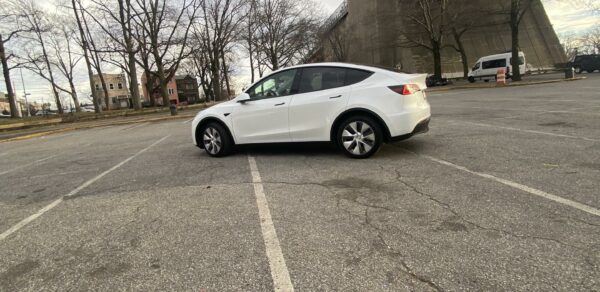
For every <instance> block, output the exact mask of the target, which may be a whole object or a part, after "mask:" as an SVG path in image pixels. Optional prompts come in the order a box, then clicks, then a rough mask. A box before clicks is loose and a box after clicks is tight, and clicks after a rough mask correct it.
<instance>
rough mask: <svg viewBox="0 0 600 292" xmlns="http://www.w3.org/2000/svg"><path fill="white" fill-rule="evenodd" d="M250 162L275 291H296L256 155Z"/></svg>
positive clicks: (249, 158) (250, 157) (249, 157)
mask: <svg viewBox="0 0 600 292" xmlns="http://www.w3.org/2000/svg"><path fill="white" fill-rule="evenodd" d="M248 163H249V164H250V172H251V173H252V183H253V185H254V194H255V195H256V204H257V205H258V215H259V217H260V229H261V231H262V235H263V239H264V241H265V248H266V250H267V258H268V260H269V267H270V269H271V277H272V279H273V287H274V288H275V291H294V286H293V285H292V281H291V279H290V273H289V272H288V269H287V266H286V265H285V259H284V258H283V252H282V251H281V246H280V245H279V239H278V238H277V233H276V231H275V226H274V225H273V220H272V219H271V211H270V210H269V204H268V202H267V198H266V196H265V191H264V188H263V185H262V180H261V178H260V172H258V167H257V166H256V160H255V159H254V157H252V156H250V155H248Z"/></svg>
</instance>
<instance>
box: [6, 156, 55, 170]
mask: <svg viewBox="0 0 600 292" xmlns="http://www.w3.org/2000/svg"><path fill="white" fill-rule="evenodd" d="M56 156H58V155H52V156H48V157H46V158H42V159H38V160H36V161H34V162H30V163H27V164H23V165H21V166H17V167H13V168H12V169H9V170H5V171H3V172H0V175H5V174H7V173H10V172H13V171H17V170H19V169H23V168H25V167H28V166H32V165H34V164H38V163H40V162H44V161H46V160H49V159H52V158H54V157H56Z"/></svg>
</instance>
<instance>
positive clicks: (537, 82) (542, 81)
mask: <svg viewBox="0 0 600 292" xmlns="http://www.w3.org/2000/svg"><path fill="white" fill-rule="evenodd" d="M584 79H587V77H585V76H584V77H575V78H572V79H552V80H540V81H530V82H519V83H510V84H507V85H503V86H498V85H496V84H494V85H489V86H478V85H475V86H465V85H462V86H454V87H443V88H439V89H435V88H434V89H433V90H429V91H427V93H434V92H445V91H450V90H457V89H463V90H464V89H492V88H507V87H519V86H529V85H538V84H547V83H559V82H572V81H578V80H584Z"/></svg>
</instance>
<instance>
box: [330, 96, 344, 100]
mask: <svg viewBox="0 0 600 292" xmlns="http://www.w3.org/2000/svg"><path fill="white" fill-rule="evenodd" d="M340 97H342V96H341V95H338V96H332V97H330V98H329V99H336V98H340Z"/></svg>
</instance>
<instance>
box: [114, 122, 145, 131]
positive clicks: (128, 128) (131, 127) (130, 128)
mask: <svg viewBox="0 0 600 292" xmlns="http://www.w3.org/2000/svg"><path fill="white" fill-rule="evenodd" d="M148 124H150V123H148V122H145V123H141V124H137V125H134V126H129V127H127V128H125V129H122V130H121V131H126V130H132V129H135V128H139V127H143V126H146V125H148Z"/></svg>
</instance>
